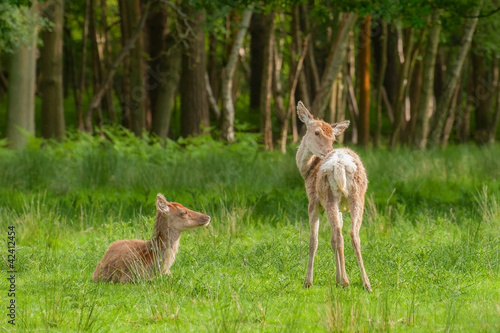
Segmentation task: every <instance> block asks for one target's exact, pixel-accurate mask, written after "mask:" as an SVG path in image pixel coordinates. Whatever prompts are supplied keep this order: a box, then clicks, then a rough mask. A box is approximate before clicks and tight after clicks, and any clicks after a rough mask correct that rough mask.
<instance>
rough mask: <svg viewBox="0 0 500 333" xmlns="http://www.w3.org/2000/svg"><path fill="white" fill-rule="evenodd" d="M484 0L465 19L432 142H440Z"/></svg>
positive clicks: (440, 100) (435, 123)
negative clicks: (469, 16)
mask: <svg viewBox="0 0 500 333" xmlns="http://www.w3.org/2000/svg"><path fill="white" fill-rule="evenodd" d="M482 4H483V1H482V0H479V4H478V6H477V7H476V8H475V9H474V10H473V11H472V13H471V18H468V19H467V20H466V21H465V26H464V34H463V36H462V40H461V43H460V49H459V51H458V56H457V58H456V59H455V60H454V61H453V63H452V65H451V70H450V72H449V74H448V75H447V79H446V83H445V89H444V91H443V95H442V96H441V98H440V99H439V101H438V103H437V108H436V113H435V116H434V123H433V130H432V132H431V142H432V144H438V143H439V142H440V138H441V136H442V133H443V125H444V121H445V120H446V117H447V115H448V110H449V108H450V101H451V98H452V96H453V93H454V92H455V87H456V85H457V82H458V78H459V76H460V73H461V72H462V68H463V65H464V62H465V58H466V56H467V54H468V53H469V49H470V45H471V42H472V36H473V34H474V31H475V30H476V25H477V20H478V17H477V16H478V15H479V12H480V10H481V7H482Z"/></svg>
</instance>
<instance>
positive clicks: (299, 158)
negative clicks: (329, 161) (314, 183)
mask: <svg viewBox="0 0 500 333" xmlns="http://www.w3.org/2000/svg"><path fill="white" fill-rule="evenodd" d="M306 141H307V136H306V135H304V137H302V141H301V142H300V145H299V148H298V150H297V155H296V156H295V158H296V162H297V167H298V168H299V171H300V174H301V175H302V178H304V179H306V178H307V177H308V176H309V174H310V172H311V170H312V169H313V168H314V166H316V165H317V164H318V163H319V162H321V159H320V158H319V157H317V156H316V155H314V154H313V153H312V151H311V150H310V149H309V148H308V146H307V143H306Z"/></svg>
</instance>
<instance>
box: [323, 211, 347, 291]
mask: <svg viewBox="0 0 500 333" xmlns="http://www.w3.org/2000/svg"><path fill="white" fill-rule="evenodd" d="M338 207H339V205H338V202H336V204H334V205H332V207H331V208H330V209H328V210H327V212H326V213H327V216H328V221H329V222H330V226H331V228H332V238H331V245H332V249H333V252H334V253H335V266H336V281H337V283H339V284H340V285H342V286H344V287H347V286H349V279H348V278H347V272H346V269H345V259H344V237H343V236H342V227H343V223H344V222H343V220H342V213H341V212H340V211H339V209H338Z"/></svg>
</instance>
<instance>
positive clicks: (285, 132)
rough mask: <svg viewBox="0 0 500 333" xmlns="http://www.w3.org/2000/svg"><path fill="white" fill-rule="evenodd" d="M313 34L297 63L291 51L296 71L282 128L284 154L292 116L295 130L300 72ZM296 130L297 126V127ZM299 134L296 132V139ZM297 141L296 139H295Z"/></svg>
mask: <svg viewBox="0 0 500 333" xmlns="http://www.w3.org/2000/svg"><path fill="white" fill-rule="evenodd" d="M310 37H311V35H307V36H306V38H305V39H304V47H303V48H302V53H301V54H300V56H299V60H298V61H297V64H294V61H293V60H294V59H295V51H293V52H292V53H291V56H292V61H291V63H292V64H294V65H293V66H294V71H293V76H291V78H292V81H291V83H290V91H289V94H288V95H289V96H290V98H289V100H288V108H287V112H286V116H285V121H284V122H283V125H282V128H281V152H282V153H283V154H284V153H286V138H287V135H288V122H289V120H290V118H292V131H293V130H294V127H293V125H294V124H293V119H295V117H294V116H293V113H294V112H293V110H295V90H296V89H297V84H298V82H299V77H300V72H301V71H302V68H303V65H304V59H305V57H306V54H307V49H308V47H309V40H310ZM295 132H296V128H295ZM296 135H297V134H296V133H294V139H295V136H296ZM294 142H295V141H294Z"/></svg>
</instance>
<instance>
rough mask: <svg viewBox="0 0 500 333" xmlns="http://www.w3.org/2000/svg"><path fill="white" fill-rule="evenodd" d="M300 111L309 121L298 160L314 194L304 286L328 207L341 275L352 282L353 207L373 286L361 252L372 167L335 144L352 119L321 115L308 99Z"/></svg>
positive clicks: (356, 231)
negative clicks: (348, 256) (347, 236)
mask: <svg viewBox="0 0 500 333" xmlns="http://www.w3.org/2000/svg"><path fill="white" fill-rule="evenodd" d="M297 114H298V116H299V118H300V120H301V121H302V122H303V123H304V124H305V125H306V127H307V132H306V134H305V135H304V137H303V138H302V142H301V143H300V146H299V148H298V151H297V156H296V160H297V166H298V168H299V170H300V174H301V175H302V178H304V181H305V186H306V191H307V196H308V198H309V207H308V213H309V224H310V227H311V235H310V239H309V264H308V266H307V275H306V279H305V281H304V286H305V287H306V288H309V287H310V286H311V285H312V283H313V266H314V255H315V254H316V250H317V248H318V230H319V213H320V211H321V209H325V211H326V215H327V217H328V221H329V222H330V226H331V228H332V237H331V246H332V249H333V251H334V253H335V263H336V280H337V283H339V284H341V285H342V286H344V287H347V286H348V285H349V280H348V278H347V274H346V270H345V261H344V239H343V237H342V226H343V221H342V213H341V212H345V211H350V213H351V221H352V228H351V243H352V245H353V247H354V251H355V253H356V258H357V259H358V263H359V268H360V270H361V278H362V280H363V286H364V287H365V288H366V290H368V291H371V286H370V281H369V280H368V276H367V275H366V271H365V268H364V265H363V258H362V257H361V244H360V240H359V229H360V228H361V223H362V220H363V210H364V204H365V193H366V188H367V186H368V180H367V178H366V171H365V168H364V166H363V164H362V163H361V159H360V158H359V156H358V155H357V154H356V153H355V152H353V151H352V150H350V149H348V148H337V149H333V147H332V145H333V143H334V142H335V137H336V136H338V135H340V134H342V133H343V132H344V131H345V130H346V128H347V127H349V121H348V120H346V121H342V122H339V123H336V124H333V125H330V124H327V123H326V122H324V121H322V120H315V119H314V118H313V116H312V115H311V114H310V113H309V111H308V110H307V109H306V107H305V106H304V104H302V102H299V103H298V105H297Z"/></svg>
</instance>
